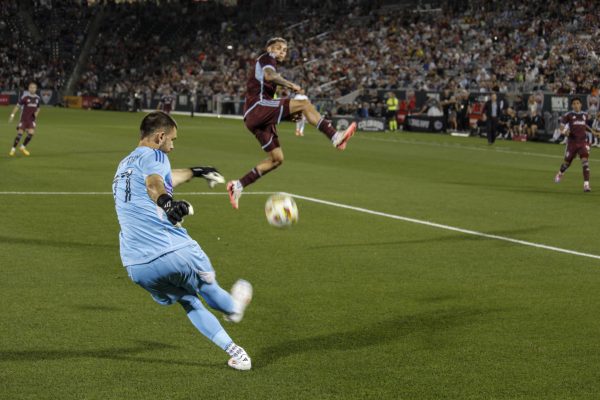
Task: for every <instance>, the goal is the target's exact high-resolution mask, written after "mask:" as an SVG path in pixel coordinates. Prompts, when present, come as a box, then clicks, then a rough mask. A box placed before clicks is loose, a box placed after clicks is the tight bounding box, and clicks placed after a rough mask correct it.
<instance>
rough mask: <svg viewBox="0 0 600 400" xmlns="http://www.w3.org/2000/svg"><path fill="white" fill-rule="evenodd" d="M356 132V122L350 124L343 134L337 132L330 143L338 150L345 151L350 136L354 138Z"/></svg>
mask: <svg viewBox="0 0 600 400" xmlns="http://www.w3.org/2000/svg"><path fill="white" fill-rule="evenodd" d="M355 132H356V122H353V123H351V124H350V126H349V127H348V128H347V129H346V130H345V131H344V132H341V131H340V132H337V133H336V134H335V135H334V136H333V138H332V140H331V141H332V142H333V145H334V146H335V147H336V148H337V149H339V150H344V149H346V144H347V143H348V140H350V138H351V137H352V136H354V133H355Z"/></svg>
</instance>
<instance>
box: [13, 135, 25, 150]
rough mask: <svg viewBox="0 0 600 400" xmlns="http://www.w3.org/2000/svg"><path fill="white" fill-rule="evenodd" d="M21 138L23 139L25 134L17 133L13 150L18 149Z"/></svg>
mask: <svg viewBox="0 0 600 400" xmlns="http://www.w3.org/2000/svg"><path fill="white" fill-rule="evenodd" d="M21 137H23V134H22V133H17V136H15V142H14V143H13V148H16V147H17V146H18V145H19V142H20V141H21Z"/></svg>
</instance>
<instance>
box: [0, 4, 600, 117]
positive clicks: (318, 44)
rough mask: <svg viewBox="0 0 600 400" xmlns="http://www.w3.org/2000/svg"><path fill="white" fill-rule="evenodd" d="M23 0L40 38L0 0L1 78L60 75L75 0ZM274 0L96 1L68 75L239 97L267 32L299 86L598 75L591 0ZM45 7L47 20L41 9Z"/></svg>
mask: <svg viewBox="0 0 600 400" xmlns="http://www.w3.org/2000/svg"><path fill="white" fill-rule="evenodd" d="M32 3H33V4H35V5H36V7H35V12H33V13H30V15H31V16H32V18H33V21H34V22H35V25H36V26H37V29H38V30H39V37H40V38H41V39H42V40H39V41H36V40H35V39H36V38H35V35H32V33H31V32H30V31H29V29H28V26H27V24H26V23H14V21H19V20H20V19H21V20H22V19H23V11H22V10H19V6H18V4H19V2H18V1H17V0H6V1H2V2H0V10H1V12H2V16H3V18H2V22H1V23H0V35H1V37H2V40H1V43H0V60H2V62H1V64H0V88H2V89H7V88H8V89H10V88H14V87H17V86H20V85H22V80H23V79H31V78H33V79H35V80H37V81H38V82H39V83H40V86H41V87H42V88H45V87H46V88H55V89H60V88H61V87H62V86H63V85H64V80H65V77H66V75H67V74H68V73H69V72H70V71H71V70H72V68H73V65H74V62H75V56H76V55H77V51H78V49H79V48H80V47H81V43H82V42H83V40H84V38H85V29H87V26H88V23H89V20H90V8H88V6H87V5H85V4H86V3H85V2H78V1H67V0H63V1H56V0H35V1H33V0H32ZM283 3H286V4H287V7H285V8H278V9H277V10H275V11H273V10H266V11H270V12H269V14H268V15H269V18H264V12H256V10H253V9H252V1H240V5H239V7H238V8H228V7H225V6H223V5H219V4H216V3H212V2H189V1H184V0H181V1H171V2H167V3H164V2H163V3H161V4H160V5H159V4H156V3H154V2H138V3H122V4H114V3H112V2H108V4H107V5H104V6H103V7H104V20H103V22H102V24H101V25H100V30H99V34H98V37H97V39H96V40H95V43H94V44H93V45H92V46H91V49H90V54H89V57H88V58H87V59H86V60H84V62H83V64H82V73H81V75H80V76H79V81H78V82H77V85H76V86H75V89H76V91H77V92H78V93H80V94H98V93H104V94H108V95H110V96H115V95H118V94H121V93H132V92H137V93H144V94H149V93H165V92H170V93H185V92H187V93H197V94H199V95H203V96H204V97H210V96H215V95H219V96H222V97H223V98H225V99H231V100H232V101H234V102H235V101H239V100H240V99H243V93H244V91H245V81H246V78H247V74H248V73H252V65H253V62H254V59H255V58H256V56H257V55H259V54H260V53H261V52H262V48H263V46H264V43H265V40H266V39H267V38H268V37H271V36H275V35H277V36H283V37H285V38H287V39H288V40H289V46H290V52H289V56H288V58H289V59H288V61H287V62H286V64H285V65H284V66H283V68H282V72H283V75H284V76H286V77H287V78H288V79H290V80H294V81H296V82H299V83H300V85H301V86H302V87H303V88H305V89H306V91H307V92H308V94H309V95H310V96H311V97H312V98H319V97H323V98H338V97H340V96H344V95H347V94H349V93H352V92H353V91H356V90H359V89H360V90H364V89H367V90H368V89H374V88H379V89H385V90H393V89H400V88H405V89H412V90H431V91H443V90H444V89H446V88H450V89H451V90H452V91H454V92H458V91H460V90H465V91H471V92H472V91H481V92H487V91H490V90H497V91H499V92H501V93H502V92H531V91H543V92H554V93H562V94H568V93H589V92H590V91H591V90H592V89H593V88H595V87H597V86H598V82H597V79H598V78H597V77H598V76H600V74H599V73H600V70H599V66H598V54H600V53H599V46H600V12H598V9H597V4H596V2H595V1H593V0H576V1H570V2H562V1H559V0H548V1H545V2H543V3H540V2H522V1H514V0H504V1H498V0H489V1H483V0H475V1H465V2H460V1H441V4H442V6H441V7H442V8H440V9H436V8H427V9H416V8H415V7H414V5H413V6H410V7H406V6H405V7H402V6H400V5H395V6H383V5H381V4H380V2H378V1H360V0H350V1H331V0H321V1H314V0H305V1H302V2H299V1H298V2H296V1H288V2H283ZM248 4H250V6H248ZM95 7H99V6H95ZM92 8H93V7H92ZM259 11H260V10H259ZM48 15H50V16H51V18H50V22H51V23H47V22H42V21H43V18H42V16H46V17H47V16H48ZM5 16H10V18H4V17H5ZM10 21H13V22H10ZM65 21H66V22H65ZM115 21H118V23H116V22H115ZM25 22H26V21H25ZM11 24H12V25H11ZM32 36H33V37H32ZM48 42H50V44H48ZM56 42H59V45H58V47H59V50H60V51H59V52H58V53H59V54H58V55H57V54H56V52H55V51H54V50H53V47H52V46H57V44H56ZM383 100H384V99H379V101H381V102H382V101H383ZM375 104H376V107H377V102H375Z"/></svg>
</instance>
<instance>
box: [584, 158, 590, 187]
mask: <svg viewBox="0 0 600 400" xmlns="http://www.w3.org/2000/svg"><path fill="white" fill-rule="evenodd" d="M583 180H584V181H586V182H589V180H590V164H589V161H584V162H583Z"/></svg>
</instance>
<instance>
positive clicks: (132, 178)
mask: <svg viewBox="0 0 600 400" xmlns="http://www.w3.org/2000/svg"><path fill="white" fill-rule="evenodd" d="M149 175H160V176H161V177H162V178H163V181H164V183H165V188H166V190H167V193H169V194H170V195H172V194H173V183H172V179H171V163H170V162H169V158H168V157H167V155H166V154H165V153H163V152H162V151H161V150H155V149H152V148H150V147H146V146H140V147H138V148H136V149H135V150H134V151H133V152H132V153H131V154H129V155H128V156H127V157H125V158H124V159H123V160H122V161H121V162H120V163H119V168H118V169H117V173H116V174H115V178H114V180H113V185H112V187H113V196H114V198H115V208H116V210H117V217H118V218H119V224H120V225H121V233H120V234H119V242H120V247H121V260H122V262H123V265H124V266H128V265H135V264H145V263H147V262H150V261H152V260H154V259H156V258H158V257H160V256H161V255H163V254H165V253H169V252H171V251H174V250H177V249H180V248H182V247H185V246H188V245H190V244H193V243H195V241H194V240H193V239H192V238H191V237H190V236H189V235H188V233H187V231H186V230H185V229H184V228H177V227H175V226H174V225H172V224H171V223H170V222H169V220H168V218H167V214H166V213H165V212H164V210H163V209H162V208H160V207H159V206H157V205H156V203H154V202H153V201H152V199H151V198H150V196H149V195H148V192H147V191H146V177H148V176H149Z"/></svg>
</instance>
